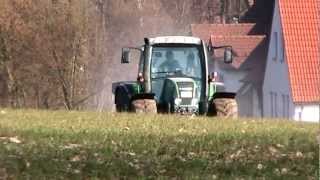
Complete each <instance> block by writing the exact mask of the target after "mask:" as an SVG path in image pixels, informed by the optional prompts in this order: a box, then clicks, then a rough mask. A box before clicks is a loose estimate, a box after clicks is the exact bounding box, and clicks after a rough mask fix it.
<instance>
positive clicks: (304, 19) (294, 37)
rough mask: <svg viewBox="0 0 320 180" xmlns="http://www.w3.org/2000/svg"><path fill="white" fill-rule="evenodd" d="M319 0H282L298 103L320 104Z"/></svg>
mask: <svg viewBox="0 0 320 180" xmlns="http://www.w3.org/2000/svg"><path fill="white" fill-rule="evenodd" d="M317 4H319V0H303V1H302V0H279V7H280V16H281V22H282V27H283V36H284V44H285V53H286V57H287V63H288V69H289V77H290V85H291V91H292V96H293V101H294V102H295V103H312V102H320V32H319V30H320V17H319V8H320V7H317Z"/></svg>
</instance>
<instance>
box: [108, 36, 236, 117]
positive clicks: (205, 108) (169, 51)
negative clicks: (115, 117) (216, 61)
mask: <svg viewBox="0 0 320 180" xmlns="http://www.w3.org/2000/svg"><path fill="white" fill-rule="evenodd" d="M216 48H224V62H225V63H232V59H233V52H232V48H231V47H228V46H225V47H215V48H209V47H208V46H207V45H206V43H205V42H204V41H202V40H201V39H199V38H195V37H184V36H166V37H156V38H145V44H144V45H143V46H141V47H138V48H132V47H130V48H123V49H122V58H121V63H129V62H130V58H131V56H130V52H131V51H134V50H135V51H137V52H139V53H140V61H139V70H138V77H137V81H134V82H117V83H114V84H113V93H114V98H115V106H116V110H117V112H143V113H176V114H190V115H191V114H192V115H193V114H195V115H213V116H220V117H231V118H236V117H237V116H238V107H237V102H236V100H235V96H236V94H235V93H231V92H225V88H224V84H223V82H219V81H218V80H217V78H216V77H217V73H215V72H214V71H213V72H210V73H209V69H208V60H209V59H210V58H211V57H212V56H211V54H212V53H213V52H214V49H216Z"/></svg>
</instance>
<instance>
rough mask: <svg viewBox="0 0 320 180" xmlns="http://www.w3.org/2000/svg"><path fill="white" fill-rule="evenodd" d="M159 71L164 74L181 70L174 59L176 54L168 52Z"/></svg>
mask: <svg viewBox="0 0 320 180" xmlns="http://www.w3.org/2000/svg"><path fill="white" fill-rule="evenodd" d="M159 69H160V70H161V71H163V72H176V71H179V70H181V66H180V64H179V62H178V60H176V59H175V58H174V54H173V52H172V51H167V52H166V60H165V61H164V62H163V63H162V64H161V65H160V66H159Z"/></svg>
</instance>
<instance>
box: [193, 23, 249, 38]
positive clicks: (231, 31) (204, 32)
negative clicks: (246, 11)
mask: <svg viewBox="0 0 320 180" xmlns="http://www.w3.org/2000/svg"><path fill="white" fill-rule="evenodd" d="M254 27H255V24H252V23H243V24H192V25H191V31H192V35H193V36H196V37H199V38H200V39H202V40H204V41H206V42H208V41H209V39H210V37H211V36H217V35H219V36H235V35H239V36H240V35H251V34H254Z"/></svg>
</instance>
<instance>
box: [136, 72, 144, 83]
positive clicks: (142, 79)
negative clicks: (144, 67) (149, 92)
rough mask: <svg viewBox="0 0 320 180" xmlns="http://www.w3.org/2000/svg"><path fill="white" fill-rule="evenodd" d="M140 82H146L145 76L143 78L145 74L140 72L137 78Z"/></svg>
mask: <svg viewBox="0 0 320 180" xmlns="http://www.w3.org/2000/svg"><path fill="white" fill-rule="evenodd" d="M137 80H138V82H140V83H143V82H144V78H143V74H142V73H139V74H138V78H137Z"/></svg>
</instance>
